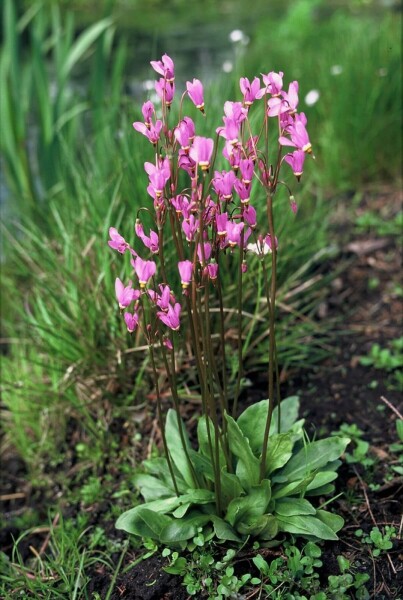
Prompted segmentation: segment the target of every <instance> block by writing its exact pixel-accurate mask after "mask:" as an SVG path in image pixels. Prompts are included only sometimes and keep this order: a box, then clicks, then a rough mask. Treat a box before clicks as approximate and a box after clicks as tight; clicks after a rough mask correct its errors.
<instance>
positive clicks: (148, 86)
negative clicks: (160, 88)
mask: <svg viewBox="0 0 403 600" xmlns="http://www.w3.org/2000/svg"><path fill="white" fill-rule="evenodd" d="M154 86H155V81H153V80H152V79H146V80H145V81H143V83H142V84H141V87H142V88H143V90H144V91H145V92H150V91H151V90H153V89H154Z"/></svg>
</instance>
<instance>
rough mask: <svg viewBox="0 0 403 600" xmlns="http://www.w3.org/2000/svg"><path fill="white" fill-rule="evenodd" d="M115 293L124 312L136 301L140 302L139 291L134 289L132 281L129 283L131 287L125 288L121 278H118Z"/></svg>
mask: <svg viewBox="0 0 403 600" xmlns="http://www.w3.org/2000/svg"><path fill="white" fill-rule="evenodd" d="M115 293H116V298H117V301H118V303H119V308H120V309H122V310H123V309H124V308H127V307H128V306H129V305H130V304H131V303H132V302H133V301H134V300H138V298H139V297H140V292H139V290H134V289H133V288H132V282H131V281H129V285H127V286H125V285H124V284H123V283H122V282H121V280H120V279H119V277H117V278H116V280H115Z"/></svg>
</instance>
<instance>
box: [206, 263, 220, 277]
mask: <svg viewBox="0 0 403 600" xmlns="http://www.w3.org/2000/svg"><path fill="white" fill-rule="evenodd" d="M207 270H208V275H209V277H210V279H212V280H213V281H214V280H215V279H217V275H218V264H217V263H216V262H211V263H209V264H208V265H207Z"/></svg>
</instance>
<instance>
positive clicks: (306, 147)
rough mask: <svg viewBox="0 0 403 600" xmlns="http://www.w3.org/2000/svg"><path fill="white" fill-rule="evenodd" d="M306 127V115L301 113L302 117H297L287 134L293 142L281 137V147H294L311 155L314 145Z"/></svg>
mask: <svg viewBox="0 0 403 600" xmlns="http://www.w3.org/2000/svg"><path fill="white" fill-rule="evenodd" d="M305 125H306V116H305V114H304V113H301V114H300V115H295V120H294V123H293V124H292V125H290V126H289V127H288V128H287V133H288V134H289V135H290V137H291V140H289V139H288V138H286V137H284V136H280V137H279V140H278V141H279V143H280V144H281V146H294V147H296V148H298V150H303V152H307V153H308V154H310V153H311V152H312V145H311V142H310V141H309V135H308V132H307V130H306V127H305ZM287 162H288V161H287Z"/></svg>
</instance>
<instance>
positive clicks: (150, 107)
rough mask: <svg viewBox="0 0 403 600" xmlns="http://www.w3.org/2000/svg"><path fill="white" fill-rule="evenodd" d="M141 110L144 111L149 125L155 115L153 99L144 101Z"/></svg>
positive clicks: (145, 119) (146, 122)
mask: <svg viewBox="0 0 403 600" xmlns="http://www.w3.org/2000/svg"><path fill="white" fill-rule="evenodd" d="M141 112H142V113H143V117H144V121H145V124H146V125H147V124H148V123H151V119H152V117H153V115H154V104H153V103H152V102H151V100H147V102H144V104H143V106H142V109H141Z"/></svg>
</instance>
